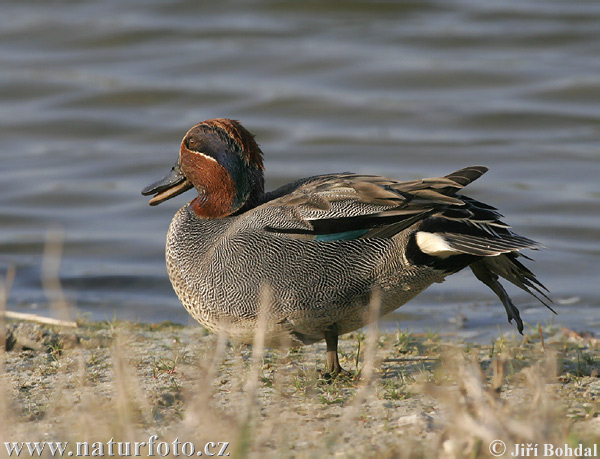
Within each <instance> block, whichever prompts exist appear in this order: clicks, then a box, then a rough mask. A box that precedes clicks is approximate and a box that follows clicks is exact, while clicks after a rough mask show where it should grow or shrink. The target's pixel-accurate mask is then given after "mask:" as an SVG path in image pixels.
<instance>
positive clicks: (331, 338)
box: [325, 324, 348, 376]
mask: <svg viewBox="0 0 600 459" xmlns="http://www.w3.org/2000/svg"><path fill="white" fill-rule="evenodd" d="M325 343H327V372H328V373H329V374H330V375H331V376H334V375H337V374H340V373H348V372H347V371H346V370H344V369H343V368H342V366H341V365H340V360H339V358H338V352H337V349H338V327H337V324H332V325H330V326H329V327H328V328H327V330H325Z"/></svg>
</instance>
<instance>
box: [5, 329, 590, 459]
mask: <svg viewBox="0 0 600 459" xmlns="http://www.w3.org/2000/svg"><path fill="white" fill-rule="evenodd" d="M7 329H8V330H9V332H8V335H7V336H8V341H7V343H8V346H6V347H7V348H8V349H10V350H8V351H6V352H5V351H4V350H3V351H2V360H3V362H2V370H1V371H0V375H1V376H0V377H1V378H2V380H3V382H2V388H1V389H0V391H1V392H2V394H0V395H1V399H2V400H3V403H2V404H1V406H0V415H1V416H2V418H3V419H5V420H6V421H7V422H4V423H3V426H2V427H0V437H1V438H2V440H1V441H2V442H5V441H9V442H12V441H16V442H19V441H51V440H52V441H59V440H60V441H68V442H70V444H71V445H75V444H76V443H77V442H89V445H92V444H94V443H97V444H98V445H100V444H102V445H103V446H102V448H108V443H107V442H109V440H111V439H113V441H115V442H116V441H120V442H126V441H129V442H131V443H132V445H133V444H134V443H135V442H138V443H140V442H142V441H143V440H144V439H145V443H148V442H149V439H150V438H151V437H152V436H153V435H156V436H158V437H159V439H160V441H163V442H168V444H169V445H171V446H170V448H171V451H170V454H173V449H172V448H174V446H173V442H174V441H175V440H177V441H180V442H181V445H179V446H178V448H181V447H182V445H183V444H184V443H185V442H188V443H190V444H191V445H192V446H194V445H195V444H196V443H197V444H198V445H200V444H202V445H204V446H206V445H207V444H208V445H209V450H210V448H212V446H210V445H211V444H212V443H218V442H227V443H228V447H227V448H228V449H227V452H228V453H230V457H246V456H255V455H259V454H260V455H261V457H262V456H266V457H275V456H284V457H308V456H310V457H315V456H316V457H325V456H330V455H332V454H341V455H343V456H346V455H352V456H358V455H361V456H362V455H365V456H367V457H374V456H377V457H436V456H440V457H441V456H444V457H463V456H471V457H491V456H490V450H489V448H488V445H489V444H491V442H492V441H494V440H496V439H500V440H502V441H504V442H505V444H506V447H507V448H509V450H510V451H514V448H516V447H518V445H520V444H527V443H537V444H540V445H542V444H552V445H554V446H555V447H559V446H560V447H562V446H564V445H565V444H568V445H571V447H576V446H577V445H579V444H581V445H582V448H585V447H590V446H592V445H593V444H594V443H597V442H599V441H600V378H599V377H598V374H599V372H600V345H599V342H598V340H597V339H596V338H594V337H592V336H582V335H578V334H577V333H575V332H572V331H570V330H556V329H551V328H546V329H544V330H542V333H541V334H535V333H533V334H530V335H526V336H525V337H524V338H523V339H522V340H519V341H516V340H510V339H507V338H504V337H501V338H499V339H497V340H495V341H494V342H493V344H492V345H480V344H473V343H456V342H449V341H445V340H444V339H443V338H440V337H439V336H438V335H436V334H434V333H432V334H425V335H419V334H412V333H409V332H405V331H402V330H398V331H397V332H395V333H378V332H376V331H373V330H371V329H369V330H368V331H367V333H363V332H362V331H358V332H355V333H350V334H348V335H345V336H343V337H341V339H340V359H341V363H342V366H343V367H344V368H345V369H346V370H349V371H350V372H351V373H352V374H353V377H349V378H337V379H334V380H327V379H324V378H323V377H322V376H321V374H320V373H319V371H318V370H319V369H322V368H324V367H325V345H324V343H318V344H313V345H310V346H304V347H301V348H294V349H289V350H288V349H282V350H278V349H266V350H265V352H264V354H262V355H254V354H253V348H252V347H251V346H245V345H239V344H235V343H229V342H227V341H226V340H223V339H220V338H218V337H217V336H214V335H212V334H209V333H208V332H207V331H206V330H204V329H203V328H202V327H200V326H180V325H176V324H172V323H161V324H137V323H132V322H120V321H115V322H80V323H79V324H78V326H77V327H76V328H74V327H57V326H52V325H42V324H32V323H27V322H19V321H10V320H9V321H7ZM542 336H543V338H544V339H543V342H542V338H541V337H542ZM357 354H358V358H357ZM155 441H158V440H155ZM1 444H2V443H0V445H1ZM98 445H97V448H99V447H100V446H98ZM561 445H562V446H561ZM192 446H190V445H188V446H187V447H188V450H186V451H188V452H189V451H190V449H189V448H191V447H192ZM196 446H197V445H196ZM204 446H203V447H204ZM221 446H222V445H221ZM114 447H115V448H116V447H117V446H116V445H115V446H114ZM144 448H148V445H146V446H145V447H144ZM198 448H199V447H198ZM115 451H116V450H115ZM198 451H200V449H198ZM210 451H212V450H210ZM75 452H76V451H75ZM146 452H148V451H147V450H146ZM213 452H214V451H213ZM184 453H185V451H184ZM3 454H4V453H3ZM432 454H433V456H432ZM184 456H185V454H184Z"/></svg>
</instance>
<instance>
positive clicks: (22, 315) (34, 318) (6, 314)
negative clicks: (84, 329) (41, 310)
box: [0, 311, 77, 328]
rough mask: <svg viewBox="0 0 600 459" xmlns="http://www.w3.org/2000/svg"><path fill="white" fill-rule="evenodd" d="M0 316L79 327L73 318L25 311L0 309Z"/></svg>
mask: <svg viewBox="0 0 600 459" xmlns="http://www.w3.org/2000/svg"><path fill="white" fill-rule="evenodd" d="M0 316H1V317H4V318H6V319H14V320H25V321H27V322H36V323H38V324H45V325H58V326H60V327H73V328H77V322H74V321H72V320H60V319H53V318H51V317H43V316H39V315H37V314H27V313H24V312H13V311H0Z"/></svg>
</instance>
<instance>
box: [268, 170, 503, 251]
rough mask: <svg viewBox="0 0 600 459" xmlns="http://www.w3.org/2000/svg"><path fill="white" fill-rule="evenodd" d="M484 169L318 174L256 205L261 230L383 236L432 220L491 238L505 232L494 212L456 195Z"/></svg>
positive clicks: (331, 237)
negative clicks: (430, 174) (441, 173)
mask: <svg viewBox="0 0 600 459" xmlns="http://www.w3.org/2000/svg"><path fill="white" fill-rule="evenodd" d="M486 171H487V168H486V167H484V166H472V167H467V168H464V169H460V170H458V171H456V172H453V173H451V174H449V175H446V176H445V177H437V178H428V179H422V180H414V181H410V182H398V181H396V180H392V179H387V178H384V177H379V176H371V175H357V174H350V173H345V174H335V175H323V176H317V177H312V178H310V179H307V180H306V181H305V182H303V183H299V184H298V183H297V184H291V185H288V188H289V192H287V193H285V194H281V195H279V196H277V197H274V198H272V199H270V200H269V201H267V202H265V203H264V204H263V205H262V206H260V207H269V208H270V209H269V214H270V215H271V217H272V219H271V221H270V222H269V223H268V224H267V225H265V229H266V230H267V231H270V232H277V233H283V234H287V235H289V236H291V237H294V236H298V237H304V238H306V237H310V236H313V237H314V238H315V239H317V240H336V239H355V238H368V237H379V238H389V237H392V236H394V235H395V234H397V233H398V232H400V231H402V230H403V229H405V228H408V227H409V226H411V225H413V224H415V223H417V222H419V221H423V220H425V219H428V218H429V217H433V216H438V217H440V218H443V219H445V220H448V221H451V222H463V223H464V224H468V225H470V226H473V227H479V226H481V227H482V228H484V230H483V231H484V232H486V233H490V234H493V233H494V232H495V231H497V230H500V229H504V228H508V225H506V224H504V223H502V222H501V221H500V220H499V219H500V218H501V215H500V214H499V213H498V211H497V210H496V209H495V208H493V207H491V206H488V205H486V204H483V203H480V202H477V201H475V200H473V199H470V198H467V197H465V196H461V195H459V194H458V192H459V191H460V190H461V189H462V188H463V187H465V186H466V185H468V184H469V183H471V182H472V181H474V180H476V179H477V178H479V177H480V176H481V175H482V174H484V173H485V172H486ZM280 190H283V188H282V189H280ZM286 191H287V190H286ZM280 192H281V191H280ZM461 242H462V243H463V245H465V246H466V244H467V242H466V241H459V240H457V241H456V243H457V244H459V243H461Z"/></svg>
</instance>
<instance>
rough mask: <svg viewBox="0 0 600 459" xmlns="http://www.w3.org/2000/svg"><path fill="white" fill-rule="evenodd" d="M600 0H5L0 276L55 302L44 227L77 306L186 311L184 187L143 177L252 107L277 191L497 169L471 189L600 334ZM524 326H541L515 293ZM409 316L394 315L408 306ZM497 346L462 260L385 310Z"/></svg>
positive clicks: (156, 316)
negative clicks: (355, 177)
mask: <svg viewBox="0 0 600 459" xmlns="http://www.w3.org/2000/svg"><path fill="white" fill-rule="evenodd" d="M599 23H600V3H598V2H592V1H577V0H564V1H559V0H557V1H550V0H539V1H527V0H525V1H519V2H513V1H500V0H499V1H492V2H480V1H475V0H472V1H468V0H465V1H459V0H456V1H445V2H436V1H429V2H427V1H426V2H423V1H415V2H389V3H388V2H358V1H357V2H344V3H340V2H333V1H324V2H292V1H267V0H262V1H261V0H256V1H248V2H242V1H237V2H212V4H208V3H206V2H203V3H202V4H200V2H193V1H191V0H190V1H178V2H158V1H154V2H151V1H146V0H144V1H133V0H132V1H128V2H121V1H116V0H111V1H103V2H72V1H55V2H45V1H37V2H36V1H31V2H19V1H5V2H3V13H2V15H1V18H0V119H1V123H0V158H1V168H0V174H1V175H0V178H1V180H0V196H2V198H1V199H0V222H1V228H2V230H1V231H0V272H5V271H6V269H7V268H8V266H11V265H14V266H16V278H15V282H14V285H13V288H12V290H11V293H10V297H9V301H8V308H9V309H10V310H14V311H19V312H33V313H37V314H42V315H54V314H56V312H54V311H53V310H51V309H50V308H49V306H48V300H47V298H46V296H45V293H44V289H43V288H42V284H41V281H40V278H41V269H42V258H43V257H42V254H43V250H44V241H45V239H46V236H47V234H48V232H49V231H50V230H51V228H56V225H58V227H59V228H62V231H63V233H64V238H65V245H64V251H63V254H62V265H61V269H60V278H61V281H62V285H63V287H64V290H65V293H66V294H67V296H68V298H69V299H70V301H71V303H72V304H73V305H74V313H75V314H87V315H88V316H89V317H90V318H92V319H105V318H110V317H112V316H113V315H114V314H116V315H117V316H118V317H122V318H127V319H134V320H142V321H160V320H165V319H170V320H175V321H178V322H183V323H188V322H189V321H190V319H189V318H188V315H187V313H186V312H185V311H184V309H183V308H182V307H181V305H180V303H179V301H178V300H177V298H176V297H175V295H174V293H173V292H172V290H171V287H170V284H169V281H168V279H167V274H166V269H165V267H164V238H165V235H166V231H167V227H168V224H169V222H170V219H171V217H172V215H173V214H174V212H175V211H176V209H177V208H178V207H180V206H182V205H183V204H184V203H185V202H186V201H187V200H189V199H191V197H192V196H191V194H189V193H188V194H187V195H185V196H182V197H179V198H176V199H174V200H171V201H169V202H167V203H165V204H162V205H161V206H159V207H157V208H150V207H148V204H147V199H146V198H144V197H142V196H140V190H141V189H142V188H143V187H144V186H145V185H147V184H149V183H150V182H152V181H154V180H156V179H157V178H159V177H161V176H162V175H163V174H164V173H166V171H167V169H168V168H169V167H170V166H171V165H172V163H173V162H174V161H175V159H176V157H177V152H178V146H179V142H180V139H181V137H182V136H183V134H184V133H185V131H186V130H187V129H188V128H189V127H190V126H192V125H193V124H195V123H196V122H198V121H201V120H204V119H207V118H214V117H230V118H235V119H240V120H242V121H243V123H244V125H245V126H246V127H247V128H249V129H250V130H251V131H252V132H254V133H255V134H257V138H258V140H259V142H260V144H261V146H262V149H263V151H264V152H265V164H266V168H267V173H266V182H267V187H268V188H273V187H275V186H279V185H281V184H283V183H285V182H287V181H291V180H293V179H296V178H299V177H303V176H308V175H313V174H319V173H326V172H341V171H346V170H351V171H354V172H361V173H373V174H383V175H386V176H389V177H395V178H399V179H406V180H408V179H415V178H420V177H423V176H438V175H443V174H446V173H448V172H450V171H453V170H455V169H458V168H460V167H463V166H467V165H472V164H484V165H487V166H489V167H490V168H491V170H490V172H489V173H488V174H486V175H485V176H484V177H482V178H481V179H480V180H479V181H477V182H476V183H474V184H473V185H472V186H470V187H469V189H468V194H469V195H472V196H473V197H475V198H477V199H480V200H483V201H484V202H488V203H490V204H493V205H495V206H497V207H499V208H500V209H501V211H502V212H503V213H504V214H505V215H506V221H508V222H509V223H511V224H512V225H513V226H514V228H515V229H516V230H517V232H519V233H521V234H523V235H526V236H528V237H531V238H533V239H536V240H539V241H541V242H543V243H544V244H545V245H546V246H547V249H545V250H542V251H539V252H536V253H533V254H532V255H533V256H534V257H535V259H536V262H535V264H532V263H530V265H533V266H532V267H533V268H534V270H535V272H536V273H537V274H538V276H539V278H540V279H541V280H542V281H543V282H544V283H545V284H546V285H547V286H548V287H549V289H550V290H551V293H552V296H553V298H555V299H556V301H557V303H558V304H557V310H558V312H559V315H558V316H557V317H555V318H554V319H553V320H554V323H557V324H561V325H565V326H568V327H571V328H574V329H578V330H580V329H586V330H592V331H593V330H596V331H598V330H599V325H600V299H599V295H598V266H599V265H600V243H599V242H600V181H599V180H598V176H599V175H600V80H599V79H598V75H599V74H600V59H599V58H598V56H600V27H599V26H598V24H599ZM510 293H511V294H512V295H513V298H514V300H515V302H516V303H517V304H518V305H519V306H520V308H521V311H522V316H523V318H524V320H525V321H526V322H528V323H531V324H536V323H537V322H540V321H541V322H542V323H544V322H549V321H550V320H551V314H550V313H549V312H548V311H547V310H545V308H543V307H542V306H540V305H539V304H537V303H536V302H535V300H533V299H531V298H529V297H528V296H527V295H525V294H522V293H520V292H518V291H516V290H514V289H511V290H510ZM400 312H401V314H400ZM396 323H399V324H400V326H402V327H405V328H410V329H413V330H416V331H423V330H426V329H427V328H431V329H433V330H439V331H440V332H441V333H449V334H458V336H459V337H465V338H470V339H478V340H487V339H489V337H490V336H495V335H497V334H498V333H500V332H504V331H507V330H512V329H513V328H514V327H511V326H509V325H508V324H506V318H505V314H504V309H503V308H502V306H501V305H500V304H499V301H498V300H497V298H496V297H495V296H494V295H493V293H492V292H490V291H489V290H488V289H487V288H486V287H485V286H483V285H482V284H480V283H479V282H478V281H476V280H475V279H474V278H473V276H472V274H471V273H470V272H464V273H459V274H457V275H455V276H453V277H451V278H449V279H448V280H447V281H446V282H445V283H443V284H440V285H435V286H433V287H431V288H430V289H429V290H427V291H426V292H425V293H423V294H422V295H421V296H419V297H418V298H417V299H415V300H413V301H412V302H411V303H409V304H407V305H405V306H404V307H403V308H402V309H400V310H399V312H397V313H396V314H395V315H392V316H390V317H389V318H388V319H387V320H386V321H384V322H383V327H384V328H392V327H396Z"/></svg>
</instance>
